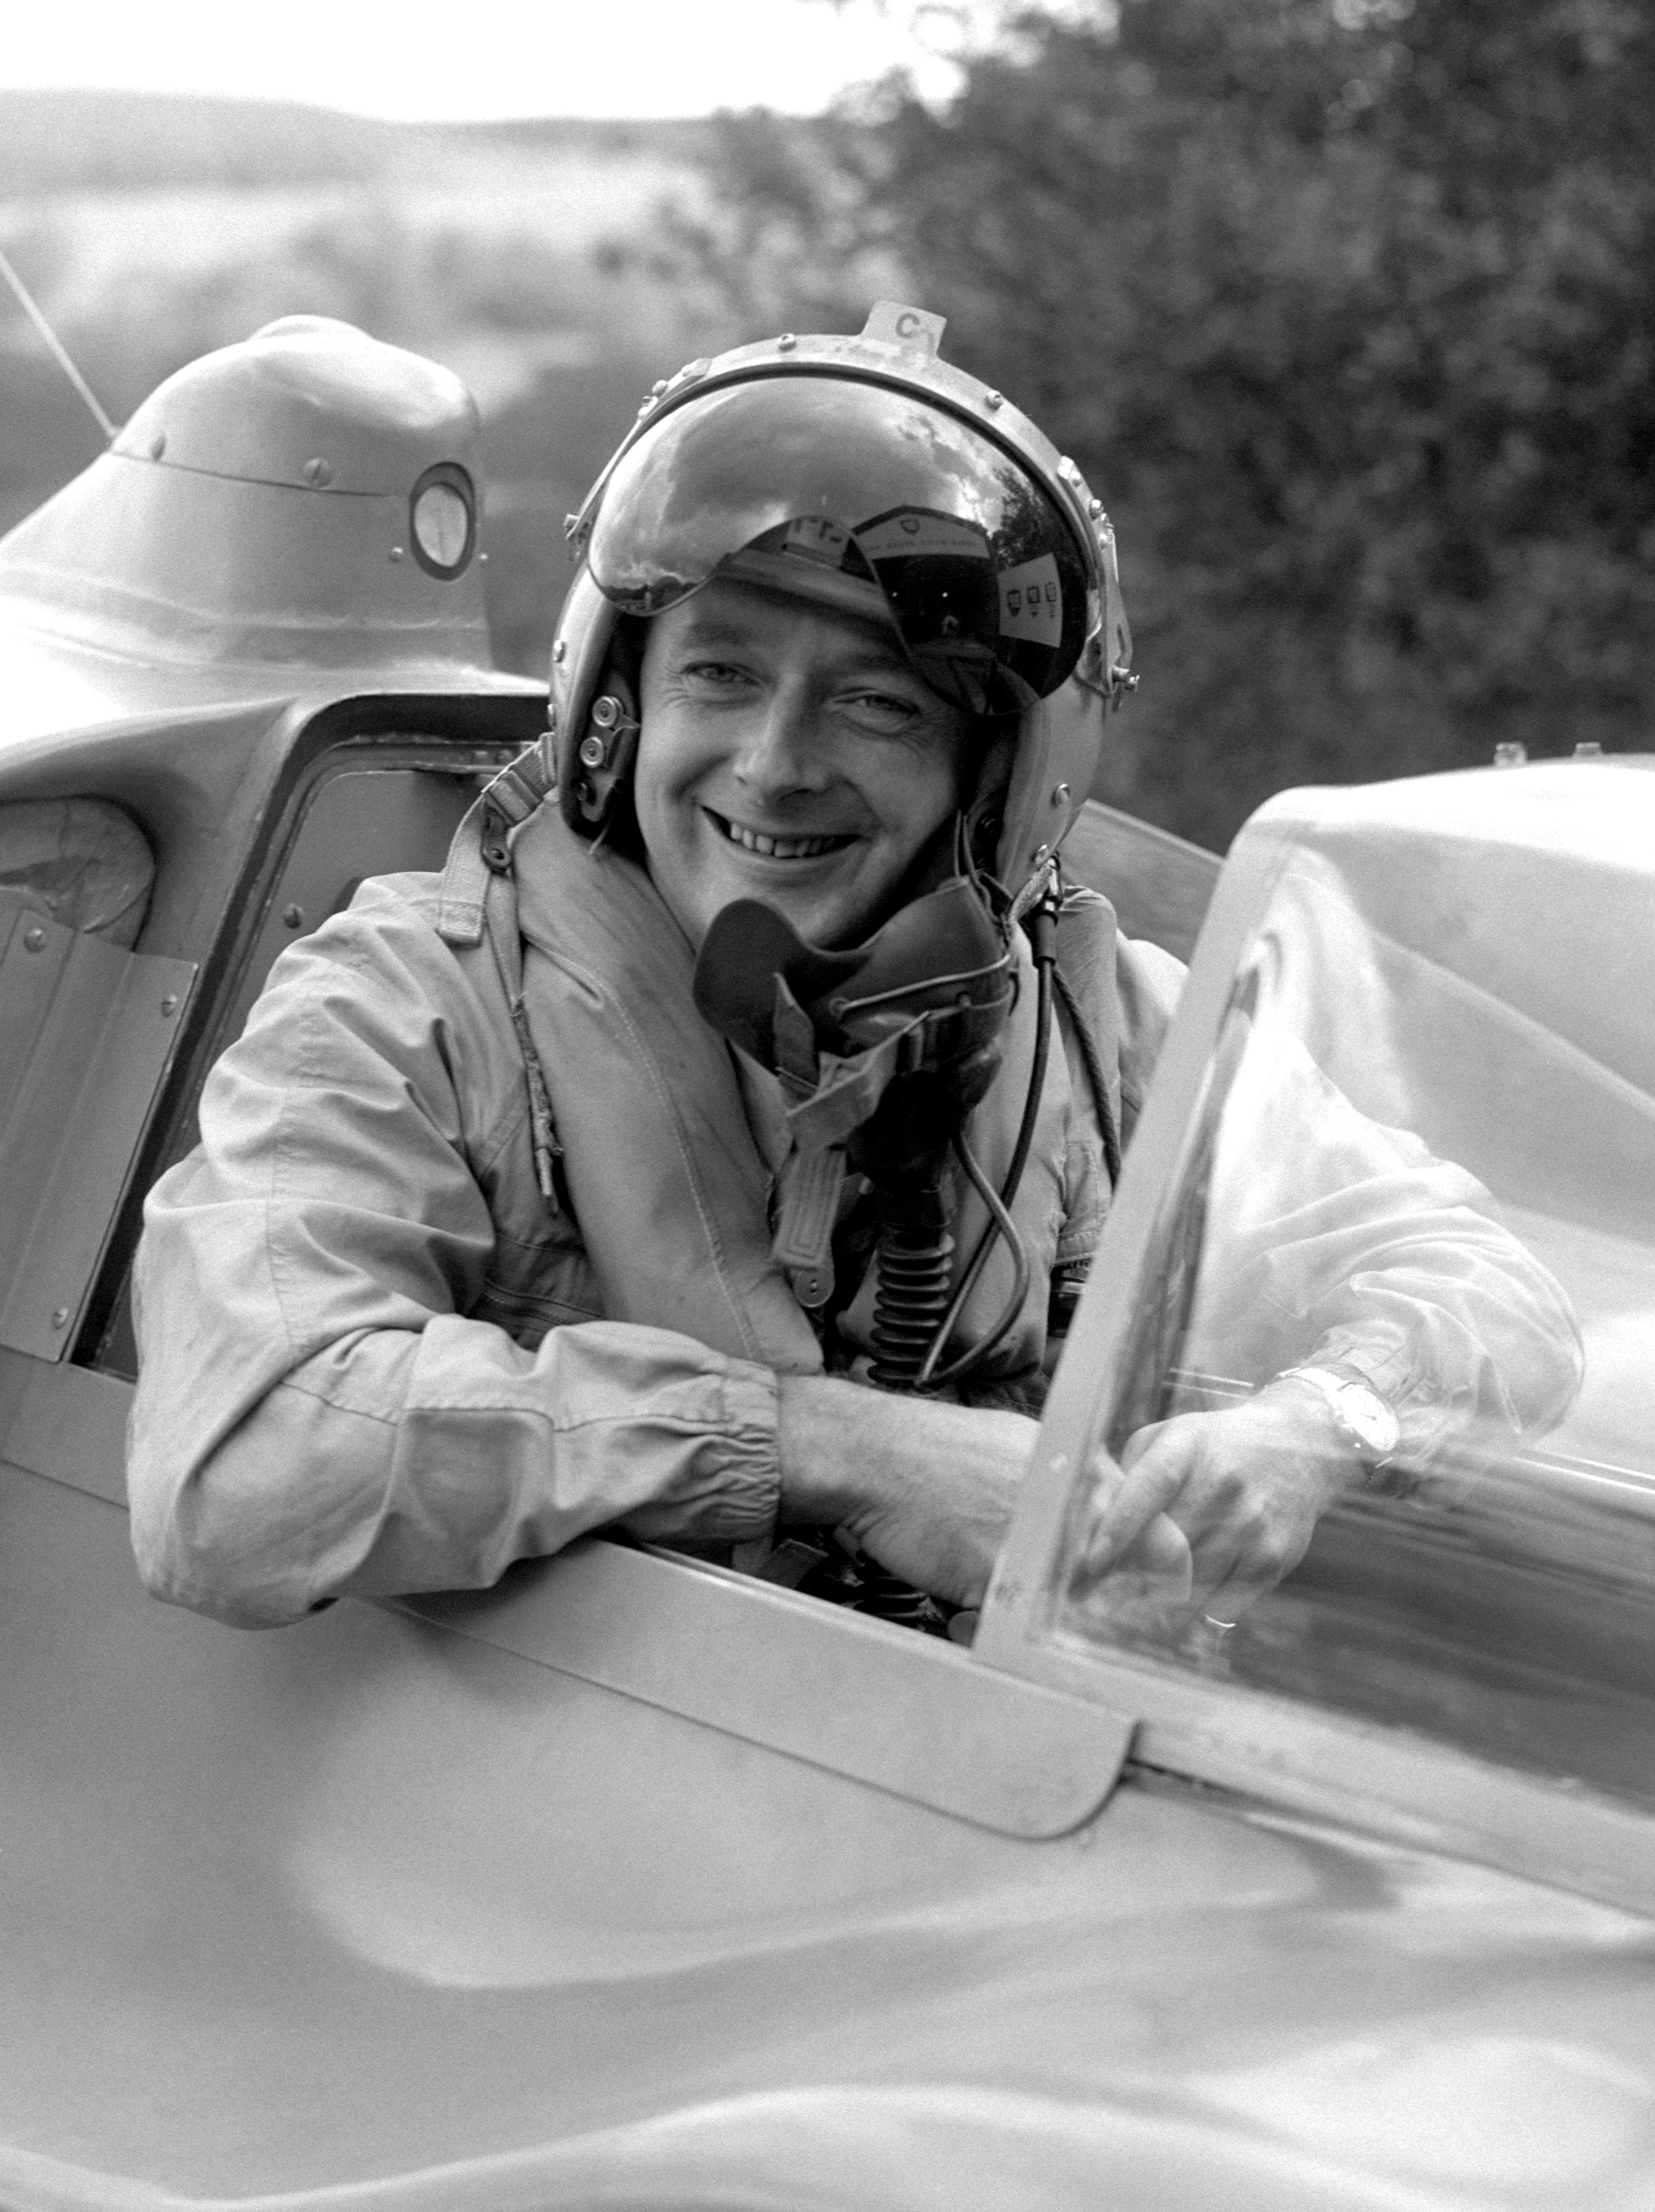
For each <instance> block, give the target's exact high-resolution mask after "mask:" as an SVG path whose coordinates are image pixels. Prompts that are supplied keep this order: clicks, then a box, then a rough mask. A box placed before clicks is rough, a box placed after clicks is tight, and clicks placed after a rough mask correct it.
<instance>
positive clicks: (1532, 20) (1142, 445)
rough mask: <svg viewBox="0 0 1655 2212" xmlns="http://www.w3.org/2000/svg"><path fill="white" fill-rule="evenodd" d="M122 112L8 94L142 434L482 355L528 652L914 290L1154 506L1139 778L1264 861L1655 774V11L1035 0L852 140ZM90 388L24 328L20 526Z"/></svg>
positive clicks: (750, 120)
mask: <svg viewBox="0 0 1655 2212" xmlns="http://www.w3.org/2000/svg"><path fill="white" fill-rule="evenodd" d="M979 12H980V11H979ZM84 104H85V110H86V112H84V113H83V114H82V116H81V117H80V118H78V119H77V118H69V125H66V123H65V118H64V110H63V101H62V100H61V98H59V99H58V100H57V101H56V102H55V104H54V105H52V106H50V107H48V106H45V105H42V104H40V102H39V96H35V99H34V101H33V104H32V103H31V100H30V99H29V97H28V96H26V95H20V94H14V95H11V96H10V99H9V101H7V102H6V103H5V104H4V106H3V109H0V244H3V245H4V246H5V247H6V250H7V251H8V252H9V253H10V254H11V255H12V257H13V258H14V259H15V261H16V262H17V263H18V264H19V265H20V267H21V269H22V270H23V271H24V273H25V275H26V276H27V277H28V279H29V281H30V282H31V283H33V285H34V286H35V287H36V288H37V289H38V290H39V293H40V295H42V297H43V299H44V300H45V304H46V306H47V307H48V311H49V312H50V313H52V315H53V317H54V319H55V320H56V321H57V322H58V326H59V328H60V329H61V330H62V331H63V332H64V336H65V337H66V338H67V339H68V341H69V343H70V345H71V348H72V349H74V350H75V351H76V356H77V358H78V359H80V361H81V362H82V367H83V368H85V369H86V371H87V373H88V375H89V377H90V378H91V380H92V381H93V383H94V387H95V388H97V389H98V390H99V391H100V394H101V396H102V397H103V398H104V400H105V403H106V405H108V406H109V407H110V409H111V411H112V412H113V413H115V414H117V415H119V414H121V413H123V412H124V411H127V410H130V408H131V407H132V406H133V405H134V404H136V402H137V400H138V399H139V398H142V395H143V393H144V392H146V391H147V390H148V389H149V387H150V386H152V385H153V384H154V382H155V381H156V380H157V379H158V378H159V377H160V376H161V374H166V373H167V372H168V371H169V370H170V369H171V368H174V367H176V366H178V365H179V363H180V362H183V361H185V360H186V359H188V358H190V357H191V356H192V355H194V354H196V353H197V352H199V351H202V350H203V349H205V348H206V347H207V346H209V345H212V344H218V343H227V342H228V341H229V340H231V339H233V338H235V337H242V336H245V335H246V333H247V332H248V331H251V330H252V329H253V328H255V327H256V326H257V325H258V324H259V323H261V322H263V321H264V320H267V319H270V317H272V316H274V315H276V314H280V313H292V312H296V311H300V310H308V311H310V312H321V313H336V314H343V315H346V316H348V317H349V318H350V319H353V320H356V321H359V322H361V323H363V324H365V325H367V327H369V328H370V329H372V330H373V331H375V332H376V334H378V335H379V336H382V337H388V338H391V339H393V340H396V341H397V342H399V343H405V344H411V345H415V346H416V347H418V348H419V349H421V350H423V351H426V352H428V353H430V354H433V356H436V357H437V358H439V359H442V360H446V361H447V362H450V363H451V364H452V366H454V367H455V368H458V369H459V370H460V372H461V373H462V374H465V375H466V376H467V377H468V379H469V380H470V381H471V382H472V384H473V386H474V388H475V389H476V391H477V393H478V397H479V399H480V401H481V402H482V406H483V410H484V416H485V422H486V426H487V433H488V467H489V480H490V491H489V517H490V520H489V524H488V542H489V544H490V546H491V550H492V556H493V557H492V560H491V565H490V592H491V616H492V618H493V621H494V630H495V641H496V649H497V652H498V653H499V655H500V658H501V659H503V660H505V661H506V662H507V663H508V664H510V665H517V666H522V667H528V668H536V669H537V668H538V666H539V665H540V664H541V662H542V659H543V653H544V651H545V647H546V642H547V640H548V638H549V631H550V627H551V623H552V618H553V616H554V614H555V601H556V599H557V597H558V596H559V595H560V593H561V578H562V575H563V574H564V573H565V572H564V569H563V556H562V551H561V528H560V525H561V517H562V514H563V513H564V511H565V509H566V508H567V507H570V506H572V505H573V504H575V503H576V502H577V500H578V497H579V493H580V492H581V491H582V490H583V489H584V488H585V483H586V482H587V481H588V480H589V478H590V477H591V475H592V474H593V473H594V472H595V471H596V469H597V466H598V465H599V464H600V463H601V461H602V460H603V458H604V456H605V454H606V453H607V452H608V450H609V447H610V446H611V445H612V443H613V442H614V441H615V438H616V437H618V435H620V433H621V430H622V429H623V428H625V427H626V424H627V422H628V421H629V420H630V419H631V416H632V414H633V411H634V408H635V406H636V404H637V398H638V395H639V394H640V392H641V391H642V390H643V389H644V388H645V387H646V386H647V384H648V383H649V382H650V381H651V380H652V379H653V378H654V377H655V376H657V375H658V374H663V373H664V372H665V371H667V370H670V368H673V367H675V366H676V363H677V362H679V361H680V360H682V358H684V357H685V356H687V355H688V354H689V353H691V352H698V351H704V350H706V349H709V348H711V347H713V346H716V345H718V344H721V343H729V342H733V341H734V340H736V339H738V338H742V337H750V336H754V335H756V334H759V333H761V332H763V331H766V330H779V329H782V328H785V327H794V328H810V327H817V328H821V327H829V328H831V327H856V326H857V325H858V324H859V323H860V320H861V319H862V315H863V313H864V311H865V307H866V305H867V302H868V301H869V299H870V297H871V296H874V295H876V294H878V293H890V292H893V291H894V292H895V293H896V294H897V295H898V296H906V297H909V298H912V299H916V300H918V301H920V302H921V303H923V304H924V305H925V306H928V307H933V308H935V309H937V310H938V311H940V312H942V313H946V314H947V315H948V316H949V339H948V345H947V349H948V351H949V355H950V356H951V357H952V358H954V359H955V360H958V361H960V362H962V363H963V364H964V365H965V366H967V367H968V368H972V369H973V370H975V371H976V372H977V373H978V374H980V375H982V376H984V377H985V379H986V380H988V381H990V382H991V383H993V384H995V385H997V386H1001V387H1002V388H1003V389H1004V390H1006V391H1007V392H1010V393H1011V394H1012V395H1013V396H1014V397H1015V398H1017V399H1018V400H1019V402H1020V403H1021V404H1023V405H1024V406H1025V407H1026V408H1027V409H1028V411H1029V412H1030V413H1032V414H1033V415H1034V416H1035V417H1036V419H1037V420H1039V421H1040V422H1041V423H1042V424H1043V426H1045V427H1046V428H1048V429H1049V430H1050V431H1051V433H1052V435H1053V436H1054V437H1055V438H1056V439H1057V440H1058V442H1059V443H1060V445H1062V446H1063V447H1064V449H1065V450H1067V451H1069V452H1070V453H1073V454H1074V455H1075V457H1076V459H1078V460H1079V461H1080V463H1081V464H1082V467H1083V468H1084V469H1085V471H1086V472H1087V474H1088V477H1090V478H1091V480H1092V482H1093V483H1094V486H1095V487H1097V488H1098V489H1100V490H1102V491H1103V493H1104V495H1105V496H1106V499H1107V501H1108V502H1109V505H1110V507H1111V509H1112V513H1114V516H1115V520H1116V523H1117V526H1118V530H1119V532H1120V536H1121V542H1122V548H1123V556H1124V562H1125V575H1126V582H1127V588H1128V604H1129V607H1130V609H1131V614H1132V618H1133V623H1134V627H1135V629H1136V632H1137V642H1138V652H1137V665H1138V666H1139V667H1140V669H1141V670H1142V671H1143V678H1144V681H1143V689H1142V690H1141V691H1140V693H1139V694H1138V696H1137V700H1136V701H1135V702H1134V703H1133V705H1132V706H1131V708H1130V709H1129V710H1128V712H1127V713H1125V714H1123V715H1122V716H1121V717H1119V718H1118V721H1117V722H1116V724H1115V725H1114V729H1115V731H1116V732H1117V735H1116V739H1115V742H1114V744H1113V745H1112V749H1111V752H1110V756H1109V757H1108V759H1107V761H1106V764H1105V768H1104V771H1103V775H1102V778H1101V781H1100V792H1101V793H1102V795H1105V796H1107V797H1110V798H1112V799H1115V800H1117V801H1118V802H1119V803H1123V804H1125V805H1129V806H1131V807H1132V808H1134V809H1135V810H1136V811H1140V812H1143V813H1144V814H1146V815H1148V816H1149V817H1150V818H1152V819H1155V820H1157V821H1160V822H1161V823H1165V824H1167V826H1168V827H1171V828H1173V829H1179V830H1181V831H1182V832H1183V833H1184V834H1185V835H1186V836H1194V837H1197V838H1198V839H1201V840H1203V842H1209V843H1211V844H1213V845H1215V846H1221V847H1222V844H1223V843H1224V842H1226V841H1227V840H1228V836H1230V835H1231V834H1232V833H1233V831H1234V828H1235V826H1236V824H1237V823H1238V822H1239V821H1240V819H1241V818H1242V817H1243V816H1244V815H1245V814H1246V811H1248V810H1249V808H1250V807H1251V806H1252V805H1254V804H1256V803H1257V801H1258V799H1261V798H1263V797H1264V796H1265V795H1266V794H1267V793H1269V792H1270V791H1271V790H1274V789H1277V788H1280V787H1282V786H1284V785H1287V784H1289V783H1294V782H1300V781H1351V780H1360V779H1363V778H1367V777H1372V776H1376V775H1396V774H1402V773H1406V772H1409V771H1410V770H1413V769H1422V768H1428V767H1439V766H1446V765H1450V764H1452V763H1461V762H1470V761H1476V760H1482V759H1486V758H1487V757H1488V754H1489V751H1490V750H1491V748H1492V746H1493V744H1494V742H1495V740H1496V738H1520V739H1522V740H1523V741H1525V743H1526V744H1528V745H1529V747H1530V749H1531V750H1532V751H1535V752H1549V751H1559V750H1567V749H1569V748H1570V747H1571V746H1573V744H1576V743H1578V742H1580V741H1582V740H1589V741H1596V742H1600V743H1603V744H1606V745H1608V746H1609V747H1610V748H1611V749H1619V748H1622V747H1633V746H1640V745H1647V744H1648V743H1649V738H1648V713H1647V710H1648V707H1649V703H1650V702H1651V701H1652V699H1655V620H1652V617H1655V374H1652V371H1655V171H1652V166H1651V163H1650V161H1649V159H1648V154H1647V123H1646V118H1647V117H1648V116H1649V115H1650V114H1651V113H1652V112H1655V10H1652V9H1649V8H1648V6H1647V5H1646V4H1645V0H1118V4H1106V0H1096V4H1090V5H1088V4H1086V0H1079V4H1077V0H1066V4H1065V5H1064V8H1063V10H1062V12H1061V15H1054V14H1053V13H1052V12H1051V11H1050V10H1048V9H1038V8H1037V9H1025V10H1022V11H1021V12H1017V11H1015V10H1006V9H1003V10H1002V11H1001V13H1000V15H999V16H998V19H997V24H996V27H995V30H994V34H993V35H991V36H990V37H989V38H987V39H985V40H981V41H979V45H978V46H976V48H975V49H974V50H973V54H972V56H971V57H970V58H969V59H968V60H967V64H966V65H965V67H964V70H963V72H962V77H961V89H960V92H959V94H958V96H957V97H956V98H955V100H952V101H951V102H950V103H949V105H948V106H946V107H945V108H943V110H941V111H938V110H937V109H935V108H933V107H929V106H926V105H924V103H923V102H922V101H921V100H919V99H918V96H917V95H916V94H915V93H914V91H913V89H912V87H911V86H910V85H908V84H906V83H904V82H901V81H900V80H896V81H892V82H886V83H884V84H882V85H879V86H876V87H872V88H868V89H867V90H866V91H864V93H863V94H859V95H858V97H857V98H856V99H855V100H852V101H851V102H848V103H846V104H845V105H843V106H841V107H840V109H839V110H838V111H836V112H833V113H832V114H830V115H829V116H827V118H823V119H821V120H820V121H817V122H815V123H812V124H809V125H803V124H800V123H798V122H797V121H796V120H786V119H780V118H774V117H770V116H767V115H764V114H761V113H760V114H751V115H746V116H739V117H728V118H722V119H720V120H719V121H718V123H716V124H711V125H591V124H579V125H577V124H569V123H562V124H559V123H547V124H540V125H506V126H469V127H466V128H454V129H448V130H441V131H438V130H433V129H429V128H416V127H414V126H407V125H364V124H361V123H359V122H355V121H352V120H350V119H349V118H340V117H334V116H327V115H324V114H322V113H320V112H310V111H306V110H303V109H281V108H276V107H273V106H267V107H259V108H258V109H248V108H244V109H241V110H235V109H233V105H232V104H229V103H214V102H189V103H170V104H169V103H167V102H156V101H154V100H150V101H142V102H139V101H134V100H125V101H121V100H115V99H113V98H112V96H108V95H101V96H93V95H87V96H85V103H84ZM163 110H167V111H168V112H162V111H163ZM70 125H76V126H77V127H69V126H70ZM53 374H54V373H53V372H52V370H51V368H50V365H49V364H47V363H45V362H44V361H42V360H41V359H40V358H39V355H38V352H37V350H36V349H35V348H34V345H33V341H32V340H31V339H30V337H29V334H28V333H27V329H26V327H25V326H22V325H21V319H11V320H5V321H0V409H3V423H4V439H3V446H0V523H4V522H5V521H8V520H11V519H14V518H15V516H16V515H17V514H19V513H22V512H24V511H26V510H27V507H28V506H29V505H31V504H33V501H34V500H35V499H37V498H39V497H40V496H42V495H44V494H45V492H46V491H48V490H50V489H52V487H53V485H54V484H55V483H58V482H61V481H62V480H63V479H64V477H67V476H68V475H69V474H70V473H72V471H74V469H76V467H79V466H81V465H84V463H85V461H86V460H87V459H90V458H91V454H92V452H93V451H94V449H95V448H94V443H93V441H92V435H91V432H90V428H89V426H88V425H87V424H86V423H85V422H84V420H83V418H77V416H76V413H75V409H74V403H73V401H72V398H70V397H69V396H68V395H67V394H66V393H61V392H59V391H58V386H57V385H56V383H55V382H54V381H53Z"/></svg>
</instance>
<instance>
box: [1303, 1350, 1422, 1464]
mask: <svg viewBox="0 0 1655 2212" xmlns="http://www.w3.org/2000/svg"><path fill="white" fill-rule="evenodd" d="M1276 1381H1277V1382H1278V1383H1309V1385H1310V1387H1311V1389H1312V1390H1315V1391H1318V1392H1319V1393H1320V1395H1321V1396H1322V1398H1323V1400H1324V1401H1325V1403H1326V1406H1327V1409H1328V1411H1329V1413H1331V1414H1332V1416H1333V1419H1334V1421H1335V1422H1336V1424H1337V1427H1338V1430H1339V1433H1340V1435H1341V1436H1342V1437H1343V1438H1344V1439H1345V1442H1346V1443H1349V1445H1351V1446H1352V1447H1353V1448H1354V1449H1355V1454H1356V1456H1357V1458H1358V1459H1359V1460H1361V1463H1362V1465H1363V1467H1364V1468H1366V1469H1367V1472H1368V1474H1377V1473H1378V1471H1379V1468H1382V1467H1383V1466H1384V1464H1385V1461H1386V1460H1388V1459H1389V1458H1390V1456H1391V1453H1392V1452H1393V1451H1395V1449H1397V1443H1399V1442H1400V1440H1401V1437H1402V1424H1401V1422H1400V1421H1398V1420H1397V1415H1396V1411H1395V1408H1394V1407H1391V1406H1387V1405H1386V1404H1385V1401H1384V1399H1383V1398H1381V1397H1380V1395H1379V1392H1378V1391H1377V1390H1373V1389H1369V1388H1368V1386H1367V1383H1358V1382H1355V1380H1353V1378H1352V1377H1351V1376H1349V1375H1337V1374H1335V1372H1334V1370H1332V1368H1331V1367H1286V1368H1283V1369H1282V1372H1281V1373H1280V1374H1279V1375H1278V1376H1276Z"/></svg>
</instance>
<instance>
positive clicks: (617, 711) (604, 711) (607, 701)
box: [592, 691, 621, 730]
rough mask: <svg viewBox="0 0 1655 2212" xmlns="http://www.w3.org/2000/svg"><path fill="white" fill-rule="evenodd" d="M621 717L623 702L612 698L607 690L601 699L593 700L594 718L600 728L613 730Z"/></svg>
mask: <svg viewBox="0 0 1655 2212" xmlns="http://www.w3.org/2000/svg"><path fill="white" fill-rule="evenodd" d="M620 719H621V702H620V701H619V700H618V699H611V698H610V696H609V693H608V692H607V691H606V692H605V693H604V694H603V697H602V698H601V699H594V700H593V701H592V720H593V721H594V722H595V723H596V724H597V727H598V728H599V729H600V730H612V729H613V728H614V727H615V724H616V723H617V722H618V721H619V720H620Z"/></svg>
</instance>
